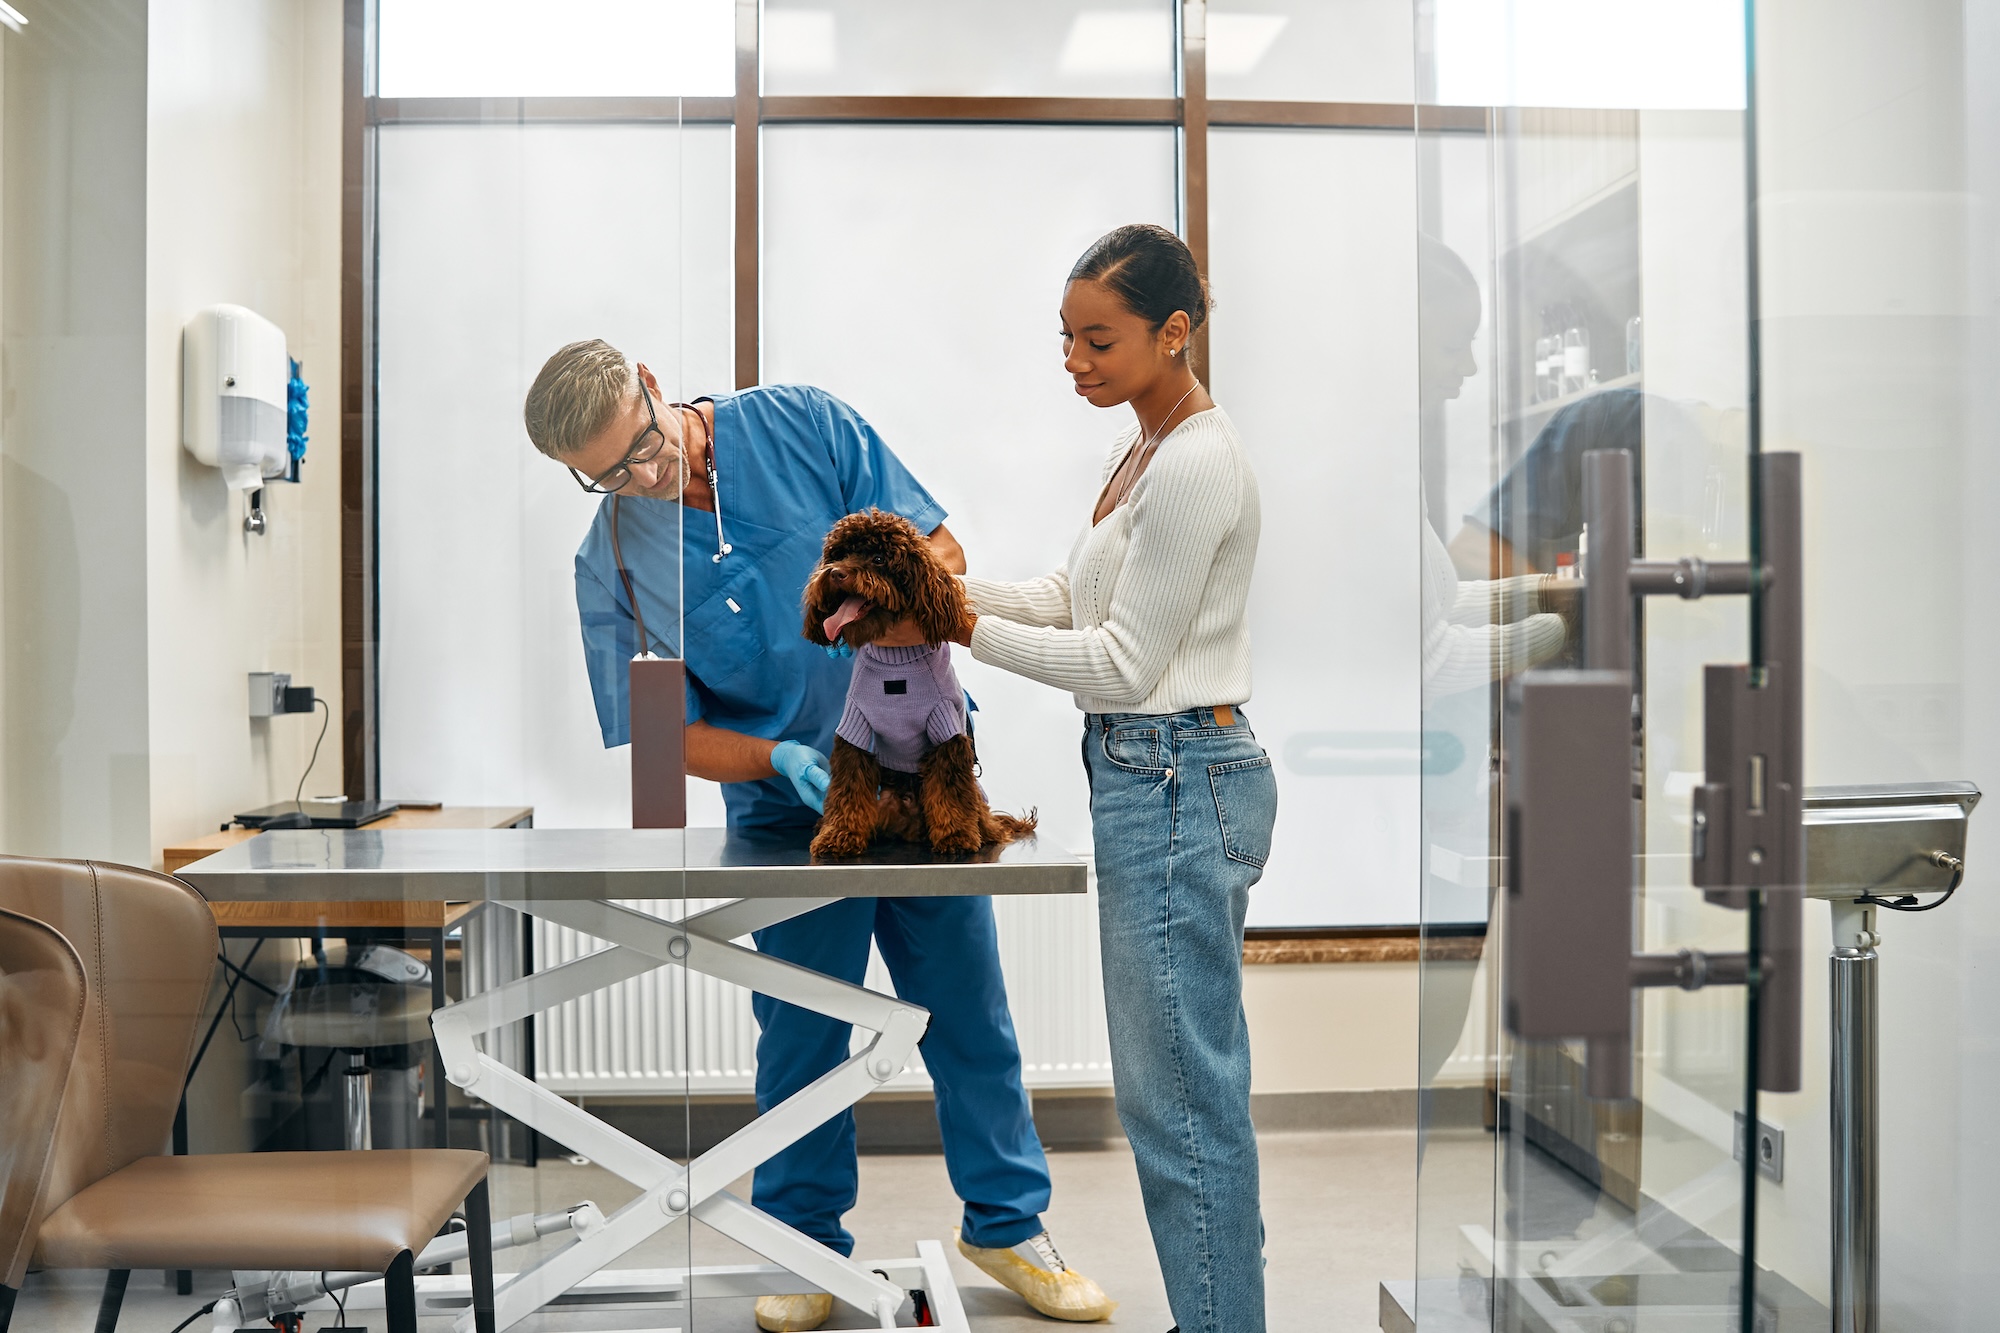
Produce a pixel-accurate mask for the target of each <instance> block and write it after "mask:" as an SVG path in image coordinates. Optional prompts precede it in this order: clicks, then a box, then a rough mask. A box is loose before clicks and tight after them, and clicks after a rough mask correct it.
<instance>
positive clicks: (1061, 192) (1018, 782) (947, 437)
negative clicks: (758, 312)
mask: <svg viewBox="0 0 2000 1333" xmlns="http://www.w3.org/2000/svg"><path fill="white" fill-rule="evenodd" d="M764 154H765V157H764V187H765V205H764V207H765V214H764V319H763V330H764V378H765V380H766V381H767V382H771V383H787V382H794V383H796V382H804V383H810V384H817V385H819V386H821V387H822V388H824V389H826V390H828V391H829V392H831V393H834V394H836V395H838V396H839V397H841V398H843V399H846V400H847V401H848V402H850V403H852V404H853V405H854V406H855V408H856V409H857V410H859V411H860V412H861V414H862V415H863V416H865V417H867V418H868V419H869V420H870V421H871V422H873V423H874V424H875V425H876V427H877V428H878V429H880V430H881V432H882V434H883V437H884V438H885V439H887V440H888V442H889V444H890V446H891V447H892V448H894V449H895V450H896V452H897V453H898V454H899V455H900V456H901V457H902V459H903V461H904V462H906V463H907V464H909V466H910V468H911V470H912V471H914V472H915V473H916V475H917V477H918V479H919V480H921V481H922V482H923V483H924V485H925V486H926V487H928V488H929V489H930V491H931V493H932V494H934V495H935V496H936V497H937V498H938V501H939V502H940V503H941V504H943V505H944V507H945V508H946V510H948V511H949V512H950V517H949V518H948V519H946V520H945V521H946V523H947V524H948V525H949V526H950V528H951V530H952V532H953V533H954V534H956V535H957V536H958V538H959V540H960V541H961V542H963V543H964V545H965V549H966V552H967V556H968V559H969V562H970V565H971V568H972V569H973V571H974V572H976V573H979V574H983V575H986V576H988V577H992V578H1003V579H1006V578H1031V577H1034V576H1036V575H1040V574H1046V573H1047V572H1049V571H1050V570H1052V569H1054V568H1055V567H1056V566H1057V565H1059V564H1061V563H1062V560H1063V558H1064V556H1066V555H1067V554H1068V552H1069V547H1070V542H1071V540H1072V539H1073V538H1074V537H1075V535H1076V533H1077V530H1078V528H1080V527H1081V526H1082V525H1083V524H1084V523H1086V522H1088V521H1089V513H1090V506H1091V503H1092V501H1093V500H1094V499H1095V498H1096V492H1097V485H1098V480H1099V476H1100V474H1101V469H1102V467H1103V463H1104V458H1105V455H1106V453H1107V452H1108V450H1109V449H1110V447H1111V444H1112V440H1113V437H1114V436H1115V435H1116V434H1117V433H1118V432H1119V431H1120V430H1122V429H1124V427H1125V426H1126V425H1127V424H1128V423H1129V422H1130V420H1131V413H1130V411H1129V410H1128V409H1124V408H1120V409H1117V410H1116V411H1109V412H1103V411H1099V410H1097V409H1096V408H1093V407H1091V406H1089V405H1088V404H1087V403H1084V402H1082V401H1080V400H1079V399H1078V398H1077V397H1076V394H1075V392H1074V391H1073V389H1072V387H1071V384H1070V379H1069V376H1068V375H1067V374H1066V373H1064V371H1063V368H1062V343H1061V339H1060V338H1059V337H1058V330H1059V329H1060V327H1061V325H1060V322H1059V320H1058V315H1057V307H1058V305H1059V304H1060V302H1061V299H1062V286H1063V280H1064V278H1065V277H1066V276H1067V275H1068V273H1069V270H1070V266H1071V265H1072V264H1074V263H1075V262H1076V259H1077V256H1078V255H1080V254H1082V253H1083V251H1084V249H1085V247H1087V246H1088V245H1089V244H1090V243H1091V242H1092V241H1094V240H1096V239H1097V238H1098V237H1099V236H1101V235H1103V234H1104V233H1105V232H1107V231H1109V230H1110V229H1111V228H1113V227H1115V226H1118V225H1120V224H1122V223H1126V222H1158V223H1163V224H1166V225H1172V223H1173V220H1174V136H1173V132H1172V131H1170V130H1165V129H1136V128H1135V129H1083V128H1077V129H1072V128H1064V127H1053V126H1051V127H1033V128H1027V127H1021V128H1015V127H998V126H985V127H957V126H898V127H882V126H831V125H828V126H818V125H800V126H784V127H779V128H774V129H767V130H765V131H764ZM956 660H957V664H958V670H959V673H960V676H961V678H962V679H963V680H964V682H965V686H966V688H967V689H968V690H969V691H971V693H972V696H973V698H974V699H976V700H977V701H978V703H979V706H980V712H979V714H978V716H977V719H976V722H977V726H978V729H979V756H980V760H981V762H982V764H983V766H984V777H983V778H982V781H983V782H984V783H985V785H986V789H987V792H988V794H989V795H990V796H991V797H992V800H993V803H994V804H995V805H996V806H998V807H1000V808H1003V809H1009V810H1024V809H1026V808H1028V807H1029V806H1039V807H1040V808H1041V815H1042V830H1043V832H1044V833H1045V834H1046V835H1047V836H1048V837H1049V838H1050V839H1051V840H1052V841H1054V842H1055V843H1057V844H1058V845H1060V846H1064V847H1070V848H1075V849H1079V850H1088V849H1089V847H1090V815H1089V804H1088V800H1089V798H1088V793H1087V792H1086V789H1085V786H1084V777H1083V764H1082V761H1081V759H1080V758H1079V757H1078V753H1077V738H1078V737H1079V736H1080V735H1081V734H1082V719H1081V717H1080V716H1079V715H1078V713H1077V711H1076V705H1075V704H1074V703H1073V702H1072V701H1071V699H1070V696H1069V695H1068V694H1066V693H1063V692H1060V691H1057V690H1053V689H1050V688H1048V687H1047V686H1044V685H1038V684H1036V683H1034V682H1033V681H1029V680H1024V679H1022V678H1021V677H1019V676H1014V675H1009V674H1008V673H1006V672H1003V671H998V670H995V669H994V668H991V667H987V666H983V665H981V664H980V663H977V662H974V661H973V660H972V659H971V657H970V655H969V654H966V653H963V652H960V653H959V654H958V655H957V659H956Z"/></svg>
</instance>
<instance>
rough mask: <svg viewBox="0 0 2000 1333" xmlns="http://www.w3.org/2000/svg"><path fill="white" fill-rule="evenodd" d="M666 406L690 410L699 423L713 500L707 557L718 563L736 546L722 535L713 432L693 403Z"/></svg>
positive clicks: (720, 495) (720, 502)
mask: <svg viewBox="0 0 2000 1333" xmlns="http://www.w3.org/2000/svg"><path fill="white" fill-rule="evenodd" d="M710 401H713V400H712V399H711V400H710ZM667 406H668V407H677V408H680V409H681V410H682V411H684V412H690V413H692V414H693V415H694V419H695V420H696V421H699V422H700V423H701V445H702V459H703V461H704V462H705V463H707V465H708V467H707V471H708V493H709V496H710V497H711V498H712V499H713V500H714V501H715V554H714V555H712V556H710V557H709V562H710V563H711V564H717V565H719V564H721V563H722V557H723V556H725V555H729V554H731V553H732V552H734V551H735V550H736V548H735V547H734V546H731V545H730V544H729V543H728V542H727V541H726V540H724V538H723V536H722V483H721V482H719V481H718V480H716V476H715V432H714V431H712V430H710V429H709V428H708V418H707V417H705V416H703V415H702V414H701V409H700V408H698V407H696V406H695V405H694V404H693V403H668V404H667Z"/></svg>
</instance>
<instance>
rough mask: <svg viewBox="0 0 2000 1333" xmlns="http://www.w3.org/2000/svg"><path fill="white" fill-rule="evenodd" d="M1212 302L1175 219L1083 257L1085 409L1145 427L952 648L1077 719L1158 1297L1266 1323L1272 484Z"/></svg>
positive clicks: (1123, 1078)
mask: <svg viewBox="0 0 2000 1333" xmlns="http://www.w3.org/2000/svg"><path fill="white" fill-rule="evenodd" d="M1207 314H1208V294H1207V291H1206V289H1205V287H1204V285H1203V283H1202V280H1201V275H1200V274H1199V273H1198V272H1197V271H1196V269H1195V263H1194V256H1193V255H1192V254H1190V253H1189V251H1188V248H1187V246H1185V245H1184V244H1182V243H1181V241H1180V239H1179V238H1178V237H1176V236H1175V235H1174V234H1173V233H1172V232H1170V231H1167V230H1165V229H1164V228H1161V227H1153V226H1129V227H1120V228H1119V229H1118V230H1116V231H1114V232H1112V233H1111V234H1110V235H1108V236H1105V237H1104V238H1103V239H1102V240H1100V241H1098V242H1097V243H1096V244H1095V245H1093V246H1091V247H1090V249H1089V250H1088V251H1086V252H1085V254H1084V256H1083V258H1082V259H1080V260H1078V261H1077V264H1076V267H1075V268H1074V269H1073V270H1072V271H1071V272H1070V275H1069V283H1068V285H1067V287H1066V288H1065V289H1064V292H1063V300H1062V337H1063V349H1064V352H1065V353H1066V360H1065V362H1064V364H1065V366H1066V368H1067V369H1068V370H1069V373H1070V375H1071V376H1072V377H1073V378H1074V379H1075V381H1076V391H1077V393H1078V394H1079V395H1080V396H1082V397H1083V398H1084V399H1086V400H1087V401H1089V402H1090V403H1091V405H1092V406H1095V407H1107V408H1108V407H1117V406H1119V405H1120V404H1124V403H1129V404H1131V407H1132V412H1133V415H1134V416H1135V417H1136V418H1137V421H1136V422H1135V423H1134V424H1133V425H1132V426H1131V427H1129V428H1128V429H1127V430H1125V431H1124V432H1123V433H1122V434H1121V435H1120V436H1119V438H1118V442H1117V445H1116V446H1115V447H1114V448H1113V449H1112V451H1111V456H1110V458H1109V459H1108V460H1107V462H1106V464H1105V469H1104V484H1103V487H1102V489H1101V490H1100V491H1099V493H1098V495H1097V497H1096V500H1095V503H1094V506H1093V508H1092V509H1091V512H1090V521H1089V522H1088V523H1086V524H1085V525H1084V527H1083V531H1082V532H1081V533H1080V534H1078V536H1077V539H1076V543H1075V545H1074V546H1072V547H1071V548H1070V553H1069V560H1068V562H1067V563H1066V564H1065V565H1064V566H1063V567H1062V568H1061V569H1059V570H1057V571H1056V572H1055V573H1053V574H1051V575H1049V576H1048V577H1046V578H1041V579H1035V580H1032V581H1030V582H1026V583H994V582H990V581H988V580H985V579H976V578H968V579H966V581H965V584H966V589H967V591H968V592H969V593H970V594H971V600H972V604H973V610H974V611H975V612H976V613H977V615H976V618H975V619H974V620H973V621H972V622H971V623H970V624H969V626H968V627H967V629H968V632H967V633H966V634H965V635H963V636H962V638H961V640H960V641H961V642H963V643H965V644H967V645H968V646H969V647H970V648H971V649H972V655H973V656H974V657H976V658H978V659H979V660H980V661H982V662H990V663H992V664H993V665H995V666H998V667H1004V668H1006V669H1007V670H1009V671H1013V672H1016V673H1018V674H1020V675H1023V676H1027V677H1029V678H1031V679H1033V680H1039V681H1042V682H1044V683H1046V684H1049V685H1054V686H1058V687H1060V688H1063V689H1067V690H1070V691H1073V692H1074V693H1075V695H1076V702H1077V706H1078V707H1079V708H1081V709H1082V710H1083V712H1084V735H1083V762H1084V767H1085V770H1086V771H1087V773H1088V775H1089V778H1090V813H1091V821H1092V825H1093V828H1094V837H1095V841H1096V845H1097V893H1098V911H1099V915H1100V920H1101V923H1102V930H1101V936H1102V947H1103V955H1104V990H1105V999H1106V1005H1105V1008H1106V1011H1107V1013H1108V1015H1109V1017H1110V1026H1111V1057H1112V1068H1113V1071H1114V1077H1115V1080H1116V1083H1117V1093H1118V1115H1119V1119H1120V1120H1121V1121H1122V1122H1123V1123H1124V1126H1125V1133H1126V1136H1127V1137H1128V1138H1130V1139H1131V1141H1132V1150H1133V1154H1134V1156H1135V1157H1136V1159H1137V1162H1138V1168H1139V1184H1140V1188H1141V1190H1142V1192H1143V1194H1144V1197H1145V1201H1146V1218H1147V1221H1148V1223H1149V1224H1150V1226H1151V1228H1152V1232H1153V1247H1154V1249H1155V1251H1156V1252H1157V1253H1158V1255H1159V1260H1160V1271H1161V1273H1162V1274H1163V1275H1164V1276H1165V1278H1166V1284H1167V1298H1168V1300H1169V1302H1170V1303H1171V1304H1172V1307H1173V1313H1174V1318H1175V1320H1176V1321H1178V1324H1179V1327H1180V1328H1182V1329H1184V1330H1187V1333H1195V1331H1196V1330H1200V1331H1201V1333H1221V1331H1222V1330H1229V1331H1230V1333H1236V1331H1238V1330H1241V1331H1243V1333H1260V1331H1261V1330H1262V1329H1263V1327H1264V1272H1263V1256H1262V1251H1263V1224H1262V1221H1261V1219H1260V1217H1259V1214H1258V1208H1257V1141H1256V1138H1255V1136H1254V1135H1253V1133H1252V1132H1251V1126H1250V1041H1249V1032H1248V1028H1247V1026H1246V1024H1245V1022H1244V1018H1243V999H1242V994H1243V966H1242V964H1243V917H1244V913H1245V910H1246V909H1247V907H1248V905H1249V896H1250V886H1251V885H1253V884H1255V883H1256V882H1257V880H1258V877H1259V876H1260V875H1261V874H1262V873H1263V866H1264V861H1265V859H1266V858H1267V857H1268V856H1269V855H1270V851H1271V825H1272V822H1273V820H1274V819H1275V818H1276V815H1277V805H1278V790H1277V783H1276V779H1275V778H1274V776H1273V775H1272V771H1271V759H1270V756H1269V755H1267V754H1265V752H1264V750H1263V748H1262V747H1261V746H1259V745H1258V744H1257V738H1256V736H1255V735H1253V734H1252V733H1251V730H1250V723H1249V720H1248V719H1247V718H1246V717H1245V716H1244V715H1243V713H1242V704H1243V703H1244V701H1245V700H1247V699H1248V698H1249V697H1250V634H1249V630H1248V627H1247V626H1246V624H1245V619H1244V603H1245V601H1246V599H1247V597H1248V595H1249V591H1250V571H1251V567H1252V565H1253V564H1254V563H1255V560H1256V556H1257V532H1258V503H1257V480H1256V478H1255V477H1254V476H1252V475H1251V471H1250V463H1249V460H1248V459H1247V458H1246V457H1245V456H1244V452H1243V445H1242V443H1241V441H1239V440H1238V439H1237V437H1236V430H1235V427H1233V426H1232V425H1231V424H1230V422H1229V418H1228V417H1227V416H1225V415H1224V414H1223V412H1222V409H1221V408H1219V407H1217V406H1216V405H1215V404H1214V402H1212V401H1211V400H1210V399H1209V396H1208V393H1207V392H1206V391H1205V390H1204V389H1203V388H1202V387H1201V384H1200V382H1199V381H1198V380H1196V378H1195V376H1194V372H1193V371H1192V370H1191V369H1190V368H1189V366H1188V341H1189V339H1190V338H1192V337H1193V335H1194V332H1195V330H1196V329H1198V328H1200V327H1201V324H1202V321H1203V320H1204V319H1205V318H1206V317H1207ZM1081 499H1082V497H1079V504H1080V503H1081Z"/></svg>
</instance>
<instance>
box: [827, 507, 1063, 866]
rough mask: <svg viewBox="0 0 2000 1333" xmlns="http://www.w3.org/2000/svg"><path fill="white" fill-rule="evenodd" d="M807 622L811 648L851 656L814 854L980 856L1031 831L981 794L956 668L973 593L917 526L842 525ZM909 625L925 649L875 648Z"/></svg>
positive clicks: (865, 518)
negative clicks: (905, 851)
mask: <svg viewBox="0 0 2000 1333" xmlns="http://www.w3.org/2000/svg"><path fill="white" fill-rule="evenodd" d="M805 617H806V624H805V635H806V637H807V638H808V639H811V640H812V641H813V642H814V643H817V644H821V645H831V644H832V643H833V641H834V640H835V639H836V638H840V639H845V640H846V641H847V644H848V645H849V646H850V647H852V648H853V649H854V656H855V661H854V678H853V679H852V680H851V681H850V682H849V683H848V687H847V709H846V712H845V713H843V714H842V716H841V719H840V728H839V730H838V731H837V732H836V733H835V735H834V741H833V782H832V784H831V785H830V786H829V787H828V788H827V793H826V812H825V813H824V814H823V815H822V816H821V818H820V822H819V832H818V833H817V834H816V835H815V836H814V838H813V843H812V851H813V855H814V856H823V857H847V856H859V855H860V854H861V853H862V852H864V851H866V850H867V849H868V846H869V844H870V843H873V842H875V841H877V840H878V839H896V840H901V841H904V842H928V843H929V844H930V845H931V848H932V849H933V850H934V851H938V852H945V853H964V852H974V851H978V850H979V849H980V848H981V847H983V846H985V845H987V844H988V843H1004V842H1012V841H1014V840H1015V839H1017V838H1022V837H1026V836H1027V835H1028V834H1030V833H1032V832H1034V830H1035V816H1034V813H1033V812H1032V811H1030V812H1029V814H1028V817H1027V818H1026V819H1016V818H1015V817H1014V816H1012V815H1003V814H995V813H994V812H993V810H992V809H991V808H990V807H989V806H988V805H987V804H986V795H985V793H984V792H982V791H980V790H979V781H978V778H977V776H976V775H975V773H974V771H973V770H974V765H975V763H976V757H975V756H974V754H973V750H972V735H971V732H970V730H969V728H968V726H967V716H966V706H965V691H964V690H963V689H961V688H960V687H959V683H958V673H957V672H955V671H953V670H952V667H951V643H950V640H951V638H952V636H953V635H955V634H956V633H958V630H959V627H960V626H961V625H962V624H963V623H964V622H965V618H966V608H965V591H964V589H963V588H962V587H961V586H960V585H959V582H958V580H957V579H955V578H953V577H952V576H951V573H950V571H948V570H947V569H945V567H944V566H943V565H942V564H941V563H939V561H938V558H937V556H936V555H935V554H934V553H933V552H932V551H931V544H930V542H928V541H927V540H925V538H924V535H923V534H922V533H920V532H918V531H917V529H916V526H915V525H914V524H912V523H911V522H910V521H909V520H908V519H906V518H903V517H901V516H899V515H896V514H885V513H883V512H882V511H881V510H879V509H870V510H869V511H867V512H866V513H862V514H849V515H848V516H847V517H846V518H843V519H841V520H840V522H838V523H836V524H834V525H833V531H831V532H829V533H827V534H826V545H825V547H824V549H823V550H822V551H821V552H820V563H819V568H818V569H816V570H814V571H813V576H812V578H811V580H810V581H808V582H807V584H806V594H805ZM905 620H908V621H910V622H911V623H913V624H914V625H915V626H916V627H917V629H918V631H919V632H920V633H921V634H922V635H923V637H924V643H923V644H921V645H919V646H917V647H911V648H891V647H885V646H883V645H881V644H878V643H877V642H876V640H878V639H880V638H881V637H882V636H883V635H884V634H887V633H888V632H889V630H890V628H891V627H892V626H895V625H897V624H899V623H900V622H902V621H905Z"/></svg>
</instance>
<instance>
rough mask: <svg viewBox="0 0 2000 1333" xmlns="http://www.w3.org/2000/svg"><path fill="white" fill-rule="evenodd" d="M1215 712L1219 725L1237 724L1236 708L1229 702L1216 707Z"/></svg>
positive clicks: (1229, 725)
mask: <svg viewBox="0 0 2000 1333" xmlns="http://www.w3.org/2000/svg"><path fill="white" fill-rule="evenodd" d="M1214 713H1215V720H1216V722H1217V723H1218V724H1219V725H1221V726H1225V727H1233V726H1235V725H1236V710H1235V709H1234V708H1231V707H1230V706H1229V705H1228V704H1222V705H1219V706H1218V707H1217V708H1215V709H1214Z"/></svg>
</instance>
